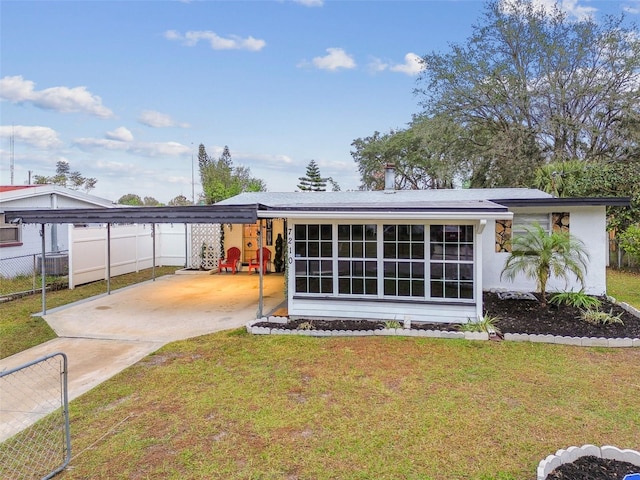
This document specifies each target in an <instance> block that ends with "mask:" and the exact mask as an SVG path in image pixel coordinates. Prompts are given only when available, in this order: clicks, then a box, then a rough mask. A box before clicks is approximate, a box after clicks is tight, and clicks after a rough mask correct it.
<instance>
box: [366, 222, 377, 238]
mask: <svg viewBox="0 0 640 480" xmlns="http://www.w3.org/2000/svg"><path fill="white" fill-rule="evenodd" d="M377 238H378V226H377V225H365V231H364V239H365V240H376V239H377Z"/></svg>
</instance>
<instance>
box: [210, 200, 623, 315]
mask: <svg viewBox="0 0 640 480" xmlns="http://www.w3.org/2000/svg"><path fill="white" fill-rule="evenodd" d="M628 203H629V199H620V198H555V197H553V196H551V195H549V194H547V193H544V192H542V191H540V190H534V189H526V188H498V189H463V190H421V191H418V190H402V191H397V190H393V188H387V189H386V190H384V191H352V192H291V193H272V192H257V193H243V194H240V195H238V196H236V197H233V198H230V199H227V200H224V201H222V202H220V203H218V204H217V205H224V206H239V205H251V204H253V205H256V206H257V207H256V208H257V216H258V219H259V220H258V224H257V225H258V228H261V229H263V231H264V227H265V226H267V224H271V225H278V226H280V225H282V226H283V228H284V229H285V232H284V238H285V239H286V248H285V250H286V256H287V258H286V267H287V272H288V284H287V287H288V288H287V291H288V312H289V315H290V316H291V317H294V318H295V317H298V318H299V317H305V318H322V317H333V318H374V319H383V320H386V319H391V320H393V319H395V320H399V321H402V320H406V319H409V320H411V321H428V322H436V321H440V322H462V323H463V322H466V321H467V320H468V319H470V318H477V316H482V313H483V310H482V292H483V290H488V289H493V288H501V289H508V290H515V291H534V290H535V284H534V282H533V281H531V280H528V279H526V278H524V277H521V278H517V279H516V281H514V282H513V283H511V282H508V281H505V280H502V279H501V278H500V274H501V271H502V269H503V267H504V264H505V261H506V259H507V257H508V255H509V248H510V245H509V240H510V238H511V235H513V234H514V233H517V232H518V231H521V230H522V228H523V227H524V226H525V225H529V224H532V223H533V222H538V223H539V224H540V225H542V226H543V227H544V228H545V229H547V230H549V231H552V230H556V229H561V230H565V231H569V232H570V233H571V234H572V235H575V236H576V237H577V238H579V239H581V240H582V241H583V242H584V243H585V246H586V250H587V252H588V254H589V264H588V269H587V272H586V285H585V291H586V293H588V294H594V295H602V294H604V293H605V291H606V265H607V255H608V243H607V234H606V206H607V205H628ZM275 219H280V220H278V221H277V222H276V221H274V220H275ZM245 229H246V228H245ZM277 233H278V232H272V235H276V234H277ZM237 235H238V234H234V233H232V232H225V247H226V248H229V247H232V246H243V247H246V246H245V245H235V244H234V242H236V243H240V241H241V240H239V238H242V237H238V236H237ZM250 243H251V244H252V245H251V246H252V247H253V245H254V244H253V242H250ZM253 248H255V247H253ZM270 248H272V247H270ZM548 288H549V290H551V291H552V290H572V289H573V290H578V289H579V288H580V284H579V283H578V282H577V279H574V280H573V281H570V282H569V283H568V284H565V282H564V281H558V280H557V279H552V280H551V281H550V283H549V285H548Z"/></svg>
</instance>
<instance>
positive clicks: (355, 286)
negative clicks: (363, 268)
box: [351, 278, 364, 295]
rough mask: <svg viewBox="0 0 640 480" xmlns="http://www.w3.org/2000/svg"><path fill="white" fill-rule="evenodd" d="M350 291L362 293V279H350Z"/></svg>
mask: <svg viewBox="0 0 640 480" xmlns="http://www.w3.org/2000/svg"><path fill="white" fill-rule="evenodd" d="M351 293H353V294H357V295H362V294H363V293H364V280H362V279H361V278H354V279H353V280H351Z"/></svg>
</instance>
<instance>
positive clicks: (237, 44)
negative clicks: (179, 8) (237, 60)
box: [164, 30, 267, 52]
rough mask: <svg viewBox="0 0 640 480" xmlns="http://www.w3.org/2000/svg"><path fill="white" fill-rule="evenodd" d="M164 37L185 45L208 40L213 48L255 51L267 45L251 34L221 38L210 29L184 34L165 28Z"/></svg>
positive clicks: (194, 44) (189, 45)
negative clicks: (244, 36)
mask: <svg viewBox="0 0 640 480" xmlns="http://www.w3.org/2000/svg"><path fill="white" fill-rule="evenodd" d="M164 38H166V39H167V40H171V41H175V42H180V43H182V45H185V46H187V47H194V46H196V45H197V44H198V43H199V42H200V40H203V41H205V42H209V45H210V46H211V48H212V49H213V50H249V51H252V52H257V51H260V50H262V49H263V48H264V47H265V46H266V45H267V42H265V41H264V40H259V39H257V38H254V37H251V36H249V37H247V38H242V37H239V36H238V35H229V36H228V37H227V38H223V37H221V36H219V35H218V34H216V33H215V32H212V31H210V30H190V31H188V32H186V33H185V34H184V35H183V34H181V33H180V32H178V31H176V30H167V31H166V32H164Z"/></svg>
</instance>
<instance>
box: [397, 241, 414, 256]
mask: <svg viewBox="0 0 640 480" xmlns="http://www.w3.org/2000/svg"><path fill="white" fill-rule="evenodd" d="M398 258H411V244H410V243H399V244H398Z"/></svg>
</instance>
